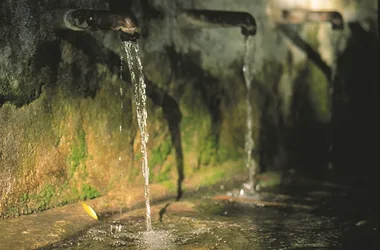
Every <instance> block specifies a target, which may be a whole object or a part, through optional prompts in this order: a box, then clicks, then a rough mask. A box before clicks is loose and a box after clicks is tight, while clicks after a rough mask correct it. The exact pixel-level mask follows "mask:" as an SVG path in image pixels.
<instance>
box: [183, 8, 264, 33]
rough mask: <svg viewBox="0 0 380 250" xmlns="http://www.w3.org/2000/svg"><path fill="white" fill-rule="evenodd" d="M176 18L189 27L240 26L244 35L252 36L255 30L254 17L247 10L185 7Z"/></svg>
mask: <svg viewBox="0 0 380 250" xmlns="http://www.w3.org/2000/svg"><path fill="white" fill-rule="evenodd" d="M177 20H178V22H179V24H180V25H181V26H184V27H189V28H218V27H241V32H242V34H243V35H244V36H253V35H255V34H256V30H257V26H256V20H255V18H254V17H253V16H252V15H251V14H249V13H247V12H236V11H217V10H194V9H185V10H180V11H179V14H178V16H177Z"/></svg>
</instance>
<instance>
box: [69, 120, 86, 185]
mask: <svg viewBox="0 0 380 250" xmlns="http://www.w3.org/2000/svg"><path fill="white" fill-rule="evenodd" d="M86 158H87V144H86V134H85V132H84V130H83V127H82V126H78V128H77V135H76V138H75V139H74V142H73V145H72V148H71V152H70V155H69V156H68V159H69V162H70V177H73V175H74V173H75V172H77V171H78V170H79V169H80V168H81V170H82V171H81V173H80V177H81V179H83V180H85V179H86V178H87V176H88V173H87V170H86V163H85V160H86Z"/></svg>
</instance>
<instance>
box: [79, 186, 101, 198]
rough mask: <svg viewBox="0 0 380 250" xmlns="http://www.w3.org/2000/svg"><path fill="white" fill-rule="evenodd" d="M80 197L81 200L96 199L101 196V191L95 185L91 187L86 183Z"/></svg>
mask: <svg viewBox="0 0 380 250" xmlns="http://www.w3.org/2000/svg"><path fill="white" fill-rule="evenodd" d="M81 191H82V192H81V194H80V198H81V200H88V199H94V198H96V197H98V196H100V193H99V192H98V191H97V190H96V189H95V188H93V187H91V186H90V185H88V184H84V185H83V186H82V190H81Z"/></svg>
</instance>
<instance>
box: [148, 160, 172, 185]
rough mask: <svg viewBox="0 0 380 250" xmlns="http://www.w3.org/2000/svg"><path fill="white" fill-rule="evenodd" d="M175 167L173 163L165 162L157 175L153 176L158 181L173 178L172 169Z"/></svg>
mask: <svg viewBox="0 0 380 250" xmlns="http://www.w3.org/2000/svg"><path fill="white" fill-rule="evenodd" d="M173 168H174V166H173V165H172V164H170V163H169V164H165V165H164V167H163V168H162V169H161V171H160V172H159V173H158V175H157V176H152V179H153V180H155V181H157V182H164V181H168V180H170V179H171V175H170V174H171V171H172V169H173Z"/></svg>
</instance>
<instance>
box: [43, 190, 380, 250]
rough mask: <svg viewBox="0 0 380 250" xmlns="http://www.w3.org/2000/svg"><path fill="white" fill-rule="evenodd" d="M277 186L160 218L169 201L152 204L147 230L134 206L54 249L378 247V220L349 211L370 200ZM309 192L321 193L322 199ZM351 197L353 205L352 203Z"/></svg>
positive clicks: (198, 200) (202, 202)
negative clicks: (274, 189)
mask: <svg viewBox="0 0 380 250" xmlns="http://www.w3.org/2000/svg"><path fill="white" fill-rule="evenodd" d="M278 191H279V192H277V193H276V192H265V193H255V194H254V195H253V196H248V195H246V196H245V199H246V200H242V201H238V200H228V199H225V200H213V199H210V198H209V197H208V198H206V197H207V196H204V195H205V194H203V195H198V196H196V197H193V198H191V200H190V202H191V203H192V204H194V205H195V207H196V208H195V209H194V211H193V212H191V213H189V212H186V209H184V210H183V211H182V210H181V207H180V206H179V205H180V204H181V203H179V204H178V205H177V206H175V207H176V208H175V209H174V208H173V209H172V210H170V209H169V210H168V212H166V213H165V214H164V218H163V220H162V221H160V220H159V219H158V211H159V210H160V209H161V208H162V207H164V206H165V204H164V203H163V204H159V205H157V206H154V207H153V211H154V214H153V215H156V216H157V218H156V217H154V218H155V219H154V220H153V226H154V228H155V231H148V232H146V231H145V230H144V227H143V226H142V225H143V219H142V216H141V215H142V214H143V210H139V211H133V212H131V213H129V214H128V215H127V216H128V217H124V218H123V219H121V221H120V222H117V223H116V222H111V221H103V222H102V224H98V225H97V226H95V227H93V228H91V229H89V230H87V231H86V232H84V233H83V234H82V235H79V236H77V237H76V238H72V239H69V240H67V241H65V242H63V243H60V244H58V245H55V246H54V247H53V248H49V249H118V248H122V249H258V250H261V249H321V250H327V249H329V250H331V249H342V250H343V249H345V250H346V249H366V250H372V249H377V247H379V244H378V242H377V241H378V233H379V231H378V228H376V227H378V225H377V226H376V222H374V220H366V222H365V223H363V222H361V223H357V222H358V220H357V219H356V218H355V217H352V214H350V213H355V214H358V215H359V216H358V217H361V216H364V217H365V216H367V215H368V212H367V211H366V210H363V207H362V206H366V205H363V204H362V203H358V202H357V200H356V198H354V197H352V196H351V197H347V193H346V192H342V190H336V189H334V188H330V189H329V188H327V189H307V188H305V187H302V188H298V187H297V189H288V190H286V189H282V190H278ZM281 192H282V193H281ZM342 193H343V194H344V195H341V194H342ZM309 194H318V195H317V199H315V197H314V196H311V197H310V196H309ZM238 198H241V197H238ZM309 198H312V199H309ZM241 199H242V198H241ZM249 199H252V200H265V201H268V202H273V201H277V202H281V203H286V204H287V205H289V206H280V205H278V204H279V203H273V204H272V205H269V206H264V207H263V206H258V205H257V203H255V202H249ZM342 201H344V202H342ZM188 202H189V201H188ZM305 202H308V203H309V205H311V206H314V207H316V208H317V209H313V210H308V209H303V208H302V206H301V205H303V204H305ZM322 202H325V203H327V204H325V205H323V204H322ZM349 202H352V203H353V204H354V205H352V206H347V204H348V203H349ZM297 205H298V206H297ZM331 211H333V213H331ZM347 211H350V213H348V214H347ZM156 212H157V214H155V213H156ZM372 213H373V212H372ZM358 225H359V226H358Z"/></svg>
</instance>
